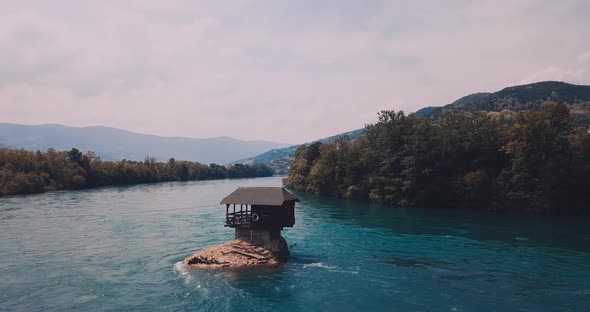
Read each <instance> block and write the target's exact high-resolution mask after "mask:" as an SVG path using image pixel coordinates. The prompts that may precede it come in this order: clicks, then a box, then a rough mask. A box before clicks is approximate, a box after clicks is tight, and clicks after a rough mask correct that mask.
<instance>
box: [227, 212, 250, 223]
mask: <svg viewBox="0 0 590 312" xmlns="http://www.w3.org/2000/svg"><path fill="white" fill-rule="evenodd" d="M251 222H252V212H251V211H236V212H228V213H227V214H226V215H225V226H230V227H233V226H241V225H248V226H249V225H250V223H251Z"/></svg>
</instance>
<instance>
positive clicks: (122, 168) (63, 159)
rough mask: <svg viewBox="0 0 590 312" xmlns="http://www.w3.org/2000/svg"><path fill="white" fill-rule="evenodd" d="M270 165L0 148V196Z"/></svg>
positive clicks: (258, 172) (258, 173) (233, 174)
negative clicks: (115, 158) (107, 158)
mask: <svg viewBox="0 0 590 312" xmlns="http://www.w3.org/2000/svg"><path fill="white" fill-rule="evenodd" d="M272 175H273V171H272V169H270V168H269V167H267V166H265V165H261V164H253V165H242V164H234V165H228V166H221V165H216V164H210V165H205V164H201V163H198V162H190V161H176V160H175V159H174V158H170V159H169V160H168V161H167V162H158V161H156V159H154V158H150V157H146V158H145V160H144V161H129V160H125V159H123V160H121V161H102V160H101V159H100V157H98V156H97V155H96V154H95V153H94V152H91V151H89V152H86V153H84V154H83V153H82V152H80V151H79V150H78V149H76V148H73V149H72V150H70V151H56V150H55V149H49V150H47V152H41V151H37V152H32V151H27V150H24V149H20V150H15V149H9V148H0V196H3V195H16V194H31V193H41V192H46V191H56V190H72V189H84V188H91V187H98V186H106V185H127V184H140V183H154V182H165V181H189V180H212V179H227V178H247V177H268V176H272Z"/></svg>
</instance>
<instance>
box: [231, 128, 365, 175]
mask: <svg viewBox="0 0 590 312" xmlns="http://www.w3.org/2000/svg"><path fill="white" fill-rule="evenodd" d="M363 131H364V129H357V130H353V131H349V132H345V133H341V134H337V135H334V136H331V137H327V138H323V139H320V140H317V141H319V142H322V143H326V142H330V141H333V140H334V139H336V138H337V137H339V136H341V135H346V136H348V138H350V139H354V138H356V137H357V136H359V135H360V134H362V133H363ZM317 141H314V142H317ZM310 143H313V142H310ZM297 147H299V145H293V146H289V147H285V148H277V149H272V150H270V151H268V152H264V153H262V154H260V155H258V156H255V157H250V158H244V159H240V160H236V161H234V163H243V164H265V165H267V166H269V167H271V168H272V169H273V170H274V171H275V173H276V174H286V173H287V171H288V170H289V166H291V161H293V158H294V157H295V150H296V149H297Z"/></svg>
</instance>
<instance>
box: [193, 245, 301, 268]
mask: <svg viewBox="0 0 590 312" xmlns="http://www.w3.org/2000/svg"><path fill="white" fill-rule="evenodd" d="M289 255H290V253H289V247H288V246H287V241H285V239H284V238H283V237H279V238H278V239H273V240H272V241H270V242H268V243H265V244H256V243H251V242H247V241H245V240H242V239H234V240H231V241H229V242H227V243H224V244H221V245H217V246H213V247H209V248H207V249H204V250H201V251H199V252H197V253H195V254H194V255H192V256H190V257H188V258H186V259H184V261H183V263H184V264H186V265H187V266H188V267H189V268H192V269H222V268H229V269H238V268H248V267H257V266H274V265H278V264H279V263H281V262H284V261H286V260H287V259H288V258H289Z"/></svg>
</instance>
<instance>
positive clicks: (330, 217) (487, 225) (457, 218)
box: [294, 192, 590, 252]
mask: <svg viewBox="0 0 590 312" xmlns="http://www.w3.org/2000/svg"><path fill="white" fill-rule="evenodd" d="M294 193H296V195H297V196H298V197H299V198H300V199H301V204H300V209H301V210H304V211H305V215H306V217H309V218H312V219H315V218H317V219H322V220H323V221H326V222H334V223H339V224H346V225H351V226H358V227H362V228H365V229H372V228H382V229H389V230H391V231H392V232H393V233H394V234H397V235H431V236H443V237H464V238H467V239H470V240H474V241H484V242H485V241H495V242H499V243H502V244H505V245H509V246H535V247H548V248H565V249H569V250H575V251H578V252H590V244H589V243H590V233H588V230H587V222H586V221H587V220H572V219H567V220H564V219H559V220H552V219H549V218H544V217H535V216H522V215H507V214H496V213H492V212H478V211H469V210H448V209H434V208H432V209H425V208H400V207H394V206H388V205H383V204H377V203H371V202H365V201H358V200H346V199H340V198H330V197H321V196H316V195H310V194H305V193H301V192H294ZM563 233H567V234H568V235H567V236H563Z"/></svg>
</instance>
